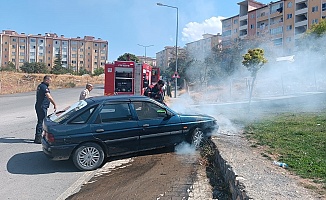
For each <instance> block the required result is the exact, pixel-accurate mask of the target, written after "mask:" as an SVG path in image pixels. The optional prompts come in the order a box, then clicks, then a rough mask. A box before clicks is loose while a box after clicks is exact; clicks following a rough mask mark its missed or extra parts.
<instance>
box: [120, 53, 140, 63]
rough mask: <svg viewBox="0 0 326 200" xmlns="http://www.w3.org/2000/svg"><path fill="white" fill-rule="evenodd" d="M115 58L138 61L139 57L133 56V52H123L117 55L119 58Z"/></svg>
mask: <svg viewBox="0 0 326 200" xmlns="http://www.w3.org/2000/svg"><path fill="white" fill-rule="evenodd" d="M117 60H119V61H135V62H139V59H138V58H137V56H135V55H134V54H131V53H125V54H123V55H121V56H119V58H118V59H117Z"/></svg>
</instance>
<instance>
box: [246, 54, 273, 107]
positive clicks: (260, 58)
mask: <svg viewBox="0 0 326 200" xmlns="http://www.w3.org/2000/svg"><path fill="white" fill-rule="evenodd" d="M265 63H267V60H266V59H265V57H264V50H263V49H260V48H255V49H249V50H248V52H247V53H246V54H244V55H243V61H242V64H243V65H244V66H245V67H246V68H247V70H248V71H249V72H250V73H251V77H252V82H251V86H249V92H250V95H249V110H250V103H251V97H252V91H253V87H254V83H255V80H256V77H257V73H258V71H259V69H260V68H261V67H262V66H263V65H264V64H265Z"/></svg>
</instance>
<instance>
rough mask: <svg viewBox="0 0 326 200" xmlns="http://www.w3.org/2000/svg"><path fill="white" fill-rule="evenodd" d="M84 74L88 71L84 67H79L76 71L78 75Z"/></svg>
mask: <svg viewBox="0 0 326 200" xmlns="http://www.w3.org/2000/svg"><path fill="white" fill-rule="evenodd" d="M84 74H89V71H87V70H86V69H85V68H82V67H81V68H80V69H79V72H78V75H80V76H82V75H84Z"/></svg>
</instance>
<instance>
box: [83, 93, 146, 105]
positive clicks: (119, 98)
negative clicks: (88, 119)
mask: <svg viewBox="0 0 326 200" xmlns="http://www.w3.org/2000/svg"><path fill="white" fill-rule="evenodd" d="M149 99H150V98H149V97H146V96H140V95H114V96H94V97H90V98H88V99H86V101H92V102H94V103H97V102H103V101H137V100H141V101H144V100H145V101H146V100H149Z"/></svg>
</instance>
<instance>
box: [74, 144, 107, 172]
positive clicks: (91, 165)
mask: <svg viewBox="0 0 326 200" xmlns="http://www.w3.org/2000/svg"><path fill="white" fill-rule="evenodd" d="M72 159H73V162H74V164H75V166H76V167H77V168H78V169H80V170H94V169H96V168H98V167H99V166H100V165H101V164H102V163H103V160H104V152H103V149H102V148H101V147H100V146H99V145H98V144H95V143H85V144H82V145H81V146H79V147H78V148H77V149H76V150H75V152H74V154H73V158H72Z"/></svg>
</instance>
